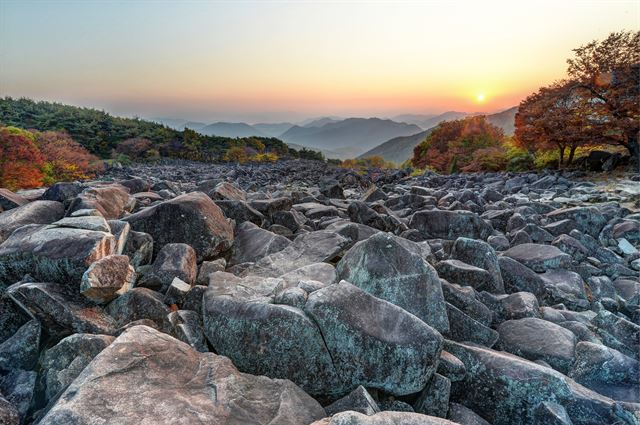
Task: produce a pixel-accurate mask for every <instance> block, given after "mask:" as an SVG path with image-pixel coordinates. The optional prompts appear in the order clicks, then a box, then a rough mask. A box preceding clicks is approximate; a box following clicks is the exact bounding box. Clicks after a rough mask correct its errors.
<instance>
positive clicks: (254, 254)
mask: <svg viewBox="0 0 640 425" xmlns="http://www.w3.org/2000/svg"><path fill="white" fill-rule="evenodd" d="M290 243H291V241H290V240H289V239H287V238H285V237H284V236H280V235H276V234H275V233H273V232H270V231H268V230H265V229H261V228H260V227H258V226H256V225H255V224H253V223H251V222H248V221H246V222H244V223H242V224H241V225H239V226H238V227H237V228H236V238H235V240H234V242H233V251H232V254H231V258H230V259H229V265H230V266H233V265H234V264H240V263H255V262H256V261H259V260H261V259H262V258H264V257H266V256H267V255H270V254H273V253H274V252H278V251H282V250H283V249H285V248H286V247H287V246H289V244H290Z"/></svg>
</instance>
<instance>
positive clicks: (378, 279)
mask: <svg viewBox="0 0 640 425" xmlns="http://www.w3.org/2000/svg"><path fill="white" fill-rule="evenodd" d="M336 273H337V277H338V279H339V280H346V281H347V282H350V283H352V284H353V285H356V286H357V287H359V288H360V289H362V290H364V291H365V292H368V293H369V294H371V295H373V296H375V297H378V298H381V299H383V300H386V301H389V302H390V303H392V304H395V305H397V306H399V307H402V308H403V309H405V310H406V311H408V312H409V313H412V314H414V315H416V316H417V317H418V318H419V319H421V320H423V321H424V322H425V323H427V324H429V325H430V326H432V327H434V328H435V329H436V330H438V331H439V332H447V331H448V329H449V320H448V319H447V312H446V307H445V304H444V297H443V295H442V287H441V285H440V279H439V278H438V274H437V273H436V271H435V270H434V268H433V267H431V265H429V264H428V263H427V262H426V261H424V260H423V259H422V258H421V257H420V256H419V255H417V254H416V253H415V252H411V251H409V250H408V249H406V248H405V246H404V245H403V243H401V242H400V238H398V237H396V236H393V235H391V234H389V233H382V232H380V233H377V234H375V235H373V236H371V237H370V238H368V239H365V240H364V241H361V242H358V243H357V244H355V245H354V246H353V247H352V248H351V249H349V251H347V253H346V254H345V255H344V257H342V259H341V260H340V262H339V263H338V265H337V267H336Z"/></svg>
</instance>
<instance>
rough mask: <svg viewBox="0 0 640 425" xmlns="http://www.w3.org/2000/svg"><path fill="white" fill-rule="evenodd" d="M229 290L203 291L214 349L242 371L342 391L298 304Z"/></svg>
mask: <svg viewBox="0 0 640 425" xmlns="http://www.w3.org/2000/svg"><path fill="white" fill-rule="evenodd" d="M232 290H233V289H232ZM228 293H229V289H228V287H226V286H224V285H211V286H210V289H209V290H208V291H207V292H205V295H204V301H203V306H202V317H203V321H204V331H205V335H206V337H207V339H208V340H209V342H210V343H211V345H212V347H213V348H214V349H215V350H216V352H217V353H219V354H222V355H224V356H227V357H229V358H230V359H231V360H232V361H233V363H234V365H236V367H238V368H239V369H240V370H242V371H245V372H248V373H252V374H256V375H267V376H270V377H273V378H287V379H291V380H292V381H293V382H295V383H296V384H298V385H300V386H301V387H302V388H303V389H304V390H305V391H307V392H308V393H310V394H331V393H333V394H341V393H343V392H344V388H342V386H341V385H340V380H339V379H340V378H339V376H338V374H337V371H336V369H335V367H334V365H333V362H332V359H331V355H330V353H329V351H328V350H327V347H326V346H325V343H324V341H323V337H322V334H321V332H320V329H318V327H317V326H316V324H315V323H314V322H313V321H312V320H311V319H309V318H308V317H307V316H306V315H305V314H304V313H303V312H302V311H301V310H299V309H297V308H294V307H291V306H288V305H275V304H267V303H263V302H251V301H252V300H251V298H246V297H245V296H242V295H240V294H239V293H236V294H235V295H234V296H230V295H228Z"/></svg>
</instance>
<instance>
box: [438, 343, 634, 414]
mask: <svg viewBox="0 0 640 425" xmlns="http://www.w3.org/2000/svg"><path fill="white" fill-rule="evenodd" d="M445 349H446V350H447V351H449V352H450V353H451V354H453V355H455V356H456V357H457V358H459V359H460V360H462V362H463V363H464V364H465V366H466V368H467V371H468V372H467V374H466V376H465V379H464V380H462V381H459V382H453V383H452V387H451V390H452V398H453V399H455V400H456V401H457V402H458V403H461V404H463V405H465V406H467V407H468V408H470V409H472V410H473V411H474V412H477V413H478V414H479V415H481V416H482V417H483V418H484V419H486V420H487V421H489V422H490V423H492V424H493V425H526V424H531V423H536V422H535V419H534V418H535V416H534V415H535V409H536V407H537V406H538V405H539V404H540V403H541V402H545V401H551V402H555V403H558V404H560V405H562V406H563V407H564V408H565V409H566V410H567V412H568V414H569V416H570V417H571V420H572V422H573V424H574V425H592V424H595V423H602V424H605V423H606V424H609V423H618V424H627V425H632V424H637V418H636V417H634V415H633V413H632V411H630V410H629V409H628V408H625V407H624V406H622V405H620V404H617V403H616V402H615V401H613V400H611V399H610V398H607V397H604V396H602V395H600V394H598V393H596V392H594V391H591V390H589V389H588V388H585V387H583V386H582V385H580V384H578V383H576V382H575V381H574V380H572V379H570V378H567V377H566V376H565V375H563V374H561V373H560V372H557V371H555V370H553V369H551V368H549V367H545V366H541V365H539V364H536V363H533V362H531V361H529V360H525V359H522V358H521V357H517V356H514V355H512V354H508V353H504V352H500V351H494V350H491V349H488V348H484V347H480V346H473V345H467V344H462V343H456V342H447V343H446V344H445Z"/></svg>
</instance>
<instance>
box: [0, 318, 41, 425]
mask: <svg viewBox="0 0 640 425" xmlns="http://www.w3.org/2000/svg"><path fill="white" fill-rule="evenodd" d="M2 313H3V314H7V313H8V312H2ZM40 335H41V329H40V322H38V321H37V320H31V321H29V322H27V323H25V324H24V325H22V326H21V327H20V329H18V331H17V332H16V333H15V334H13V335H12V336H11V337H10V338H9V339H7V340H6V341H4V342H3V343H2V344H0V372H7V371H10V370H13V369H24V370H31V369H33V368H34V366H35V365H36V363H37V361H38V353H39V350H40ZM0 423H1V422H0Z"/></svg>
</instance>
